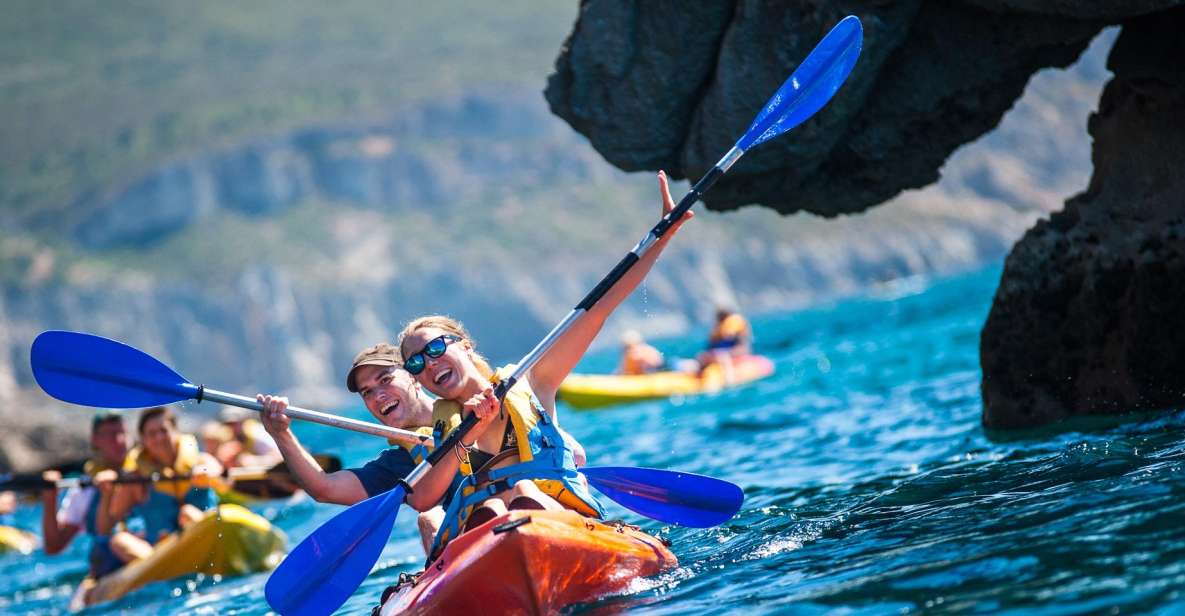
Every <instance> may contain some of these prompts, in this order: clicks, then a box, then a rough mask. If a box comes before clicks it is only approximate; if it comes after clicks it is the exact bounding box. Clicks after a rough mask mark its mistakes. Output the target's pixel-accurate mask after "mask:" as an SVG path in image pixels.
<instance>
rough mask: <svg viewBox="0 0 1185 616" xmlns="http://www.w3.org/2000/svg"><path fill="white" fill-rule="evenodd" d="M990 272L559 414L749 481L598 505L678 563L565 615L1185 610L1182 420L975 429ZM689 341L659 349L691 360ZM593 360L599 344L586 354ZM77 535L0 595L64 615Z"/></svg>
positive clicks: (866, 305) (238, 594)
mask: <svg viewBox="0 0 1185 616" xmlns="http://www.w3.org/2000/svg"><path fill="white" fill-rule="evenodd" d="M998 275H999V271H998V269H991V270H988V271H984V272H979V273H975V274H971V275H967V276H963V277H960V278H957V279H951V280H945V281H939V282H935V283H929V282H925V281H917V280H915V281H907V282H904V283H896V284H894V285H892V286H889V287H886V288H884V289H881V290H880V291H879V292H878V293H876V294H874V295H871V296H868V297H865V298H861V299H855V300H847V301H844V302H841V303H837V304H834V305H831V306H827V307H822V308H817V309H814V310H810V311H806V312H800V313H795V314H785V315H771V316H765V317H759V318H756V319H755V320H754V322H755V329H756V331H757V333H758V340H757V344H756V347H757V350H758V351H759V352H761V353H763V354H765V355H768V356H769V357H771V358H772V359H773V360H774V361H775V362H776V364H777V370H778V372H777V374H776V375H775V376H774V377H773V378H770V379H767V380H765V381H762V382H759V383H757V384H755V385H752V386H749V387H745V388H742V389H738V390H734V391H730V392H726V393H723V394H720V395H715V396H709V397H700V398H691V399H686V400H672V401H661V402H653V403H644V404H637V405H632V406H625V407H618V408H615V409H611V410H603V411H598V412H592V413H578V412H574V411H571V410H570V409H562V410H561V413H563V415H562V421H563V423H564V425H565V427H567V429H568V430H570V431H571V432H572V433H573V434H575V435H577V436H578V437H579V438H580V439H581V440H582V441H583V442H584V444H585V446H586V447H587V449H588V452H589V457H590V460H592V462H593V463H595V464H598V465H617V464H629V465H638V466H655V467H661V468H671V469H681V470H687V471H693V472H699V473H704V474H708V475H713V476H716V477H721V478H725V479H728V480H730V481H733V482H736V483H738V484H740V485H741V486H743V487H744V489H745V493H746V495H747V500H746V502H745V506H744V509H743V510H742V512H741V514H740V515H739V516H737V517H736V518H735V519H734V520H733V522H732V523H731V524H729V525H727V526H724V527H720V528H716V529H712V530H706V531H705V530H689V529H680V528H667V527H663V526H661V525H659V524H655V523H651V522H647V521H645V520H641V519H638V518H637V516H634V515H633V514H629V513H628V512H625V511H624V510H621V509H618V508H615V507H614V508H612V511H611V513H612V515H615V516H621V517H625V518H627V519H630V520H632V521H636V522H638V523H640V524H641V525H642V526H643V527H645V528H647V529H648V530H650V531H652V532H657V533H659V534H661V535H663V536H664V537H666V538H668V539H670V540H671V541H672V544H673V549H674V551H675V553H676V554H677V555H678V556H679V559H680V561H681V565H680V566H679V567H678V568H677V569H675V570H673V571H671V572H668V573H666V574H663V575H661V576H659V577H657V578H653V579H646V580H638V581H637V582H636V583H635V585H634V586H633V587H632V589H631V592H629V593H627V594H624V595H622V596H618V597H611V598H607V599H604V600H602V601H599V602H597V603H596V604H593V605H589V606H580V607H579V608H576V611H589V612H592V613H611V612H616V611H620V610H629V611H631V612H636V613H644V614H681V613H696V614H699V613H713V614H716V613H736V614H742V613H743V614H752V613H806V614H814V613H829V612H841V613H860V614H879V613H909V612H927V613H944V612H991V613H1000V612H1040V613H1042V614H1044V613H1086V612H1090V613H1094V612H1106V611H1112V610H1117V611H1121V612H1123V613H1131V612H1159V613H1172V612H1177V611H1179V610H1185V599H1183V598H1182V595H1181V591H1182V588H1185V499H1183V498H1182V495H1185V478H1183V476H1182V474H1181V470H1182V467H1183V465H1185V445H1182V443H1181V441H1182V437H1183V436H1185V414H1182V413H1171V414H1163V415H1159V416H1155V417H1151V418H1142V419H1141V418H1136V419H1133V420H1131V421H1128V422H1126V423H1123V424H1116V425H1112V426H1111V427H1097V426H1096V427H1094V428H1091V429H1089V430H1087V429H1086V428H1084V427H1081V426H1079V427H1077V428H1074V427H1071V429H1072V430H1074V429H1076V430H1078V431H1066V429H1063V430H1062V431H1061V432H1045V433H1041V434H1027V435H1022V436H1021V437H1019V438H1018V437H1016V436H1013V437H1010V440H1004V441H1002V440H995V441H993V440H990V439H989V437H988V435H986V434H985V433H984V431H983V429H982V428H981V427H980V422H979V419H980V410H981V405H980V399H979V378H980V373H979V368H978V361H977V353H978V351H977V348H978V340H979V330H980V327H981V325H982V323H983V320H984V318H985V316H986V314H987V310H988V306H989V305H990V301H991V296H992V292H993V290H994V288H995V283H996V281H997V279H998ZM700 334H701V336H702V332H701V333H700ZM696 340H697V338H694V337H693V338H687V339H684V340H672V341H665V343H664V344H661V345H660V346H662V347H663V349H664V350H665V351H667V352H668V353H669V354H672V355H684V356H687V355H691V354H692V353H693V352H694V350H695V346H696ZM524 348H525V346H524ZM612 362H613V358H612V357H611V356H609V355H608V354H600V355H596V356H592V357H590V358H588V359H587V360H586V362H585V364H584V365H583V366H582V369H585V370H597V369H607V368H609V367H611V365H612ZM355 414H356V415H358V416H361V414H360V413H357V412H356V413H355ZM301 434H302V438H303V439H304V440H305V441H306V442H307V443H309V444H310V445H311V447H312V448H313V449H317V450H324V451H333V450H334V449H335V448H338V447H342V446H344V447H347V449H345V450H344V451H342V450H340V449H339V450H338V451H339V452H340V453H341V454H342V455H343V456H344V457H345V458H346V460H347V462H360V461H362V460H364V459H366V458H368V457H370V456H371V455H373V454H374V453H375V452H376V451H377V449H378V447H379V446H378V445H377V444H376V443H375V441H374V440H373V439H372V438H371V437H367V436H356V435H352V434H346V433H341V432H331V431H329V430H327V429H324V428H317V427H313V428H307V427H302V428H301ZM991 436H993V437H995V438H997V439H999V435H991ZM339 510H340V509H339V508H336V507H333V506H328V505H317V504H314V503H311V502H309V501H307V500H305V501H303V502H296V503H274V504H271V505H267V506H264V507H260V508H258V511H260V512H261V513H262V514H263V515H265V516H267V517H268V518H270V519H272V520H273V521H274V522H275V523H277V524H278V525H279V526H280V527H282V528H283V529H284V530H285V531H287V532H288V533H289V535H290V536H291V537H293V538H295V539H299V538H302V537H304V536H306V535H307V534H308V533H310V532H311V531H312V530H313V529H315V528H316V527H317V526H318V525H319V524H320V523H322V522H323V521H325V520H326V519H327V518H328V517H329V516H331V515H332V514H333V513H334V512H336V511H339ZM38 515H39V511H38V510H37V509H36V508H32V507H29V508H26V509H24V510H22V511H21V512H20V514H19V516H18V517H19V519H20V520H21V521H22V522H23V523H25V524H26V525H29V526H30V527H33V526H35V524H36V520H37V519H38V517H37V516H38ZM413 520H414V516H412V515H411V514H410V513H407V512H405V513H403V514H402V515H401V516H400V519H399V520H398V521H397V523H396V527H397V528H396V531H395V534H394V536H393V538H392V540H391V542H390V544H389V545H388V546H387V549H386V551H385V552H384V554H383V558H382V560H381V562H380V565H379V566H378V567H377V568H376V570H375V571H374V572H373V573H372V574H371V576H370V578H369V579H368V580H367V582H366V583H365V584H364V585H363V586H362V588H361V589H360V590H359V591H358V592H357V593H356V594H355V595H354V597H353V598H352V599H351V600H350V602H349V603H347V604H346V606H345V608H344V609H345V611H347V612H352V613H356V612H369V610H370V608H371V606H373V605H374V604H375V603H376V602H377V598H378V596H379V594H380V593H381V591H382V589H383V588H384V587H385V586H387V585H388V584H390V583H392V582H393V581H394V580H395V578H396V577H397V576H398V573H399V572H400V571H405V570H412V569H414V568H415V566H416V565H417V564H418V563H419V561H420V559H421V555H420V551H419V547H418V543H417V541H416V538H415V530H414V524H413ZM83 553H84V552H83V547H82V545H81V542H78V544H77V545H75V546H74V547H72V548H71V549H70V550H69V552H68V553H67V554H66V555H63V556H57V557H53V558H50V557H46V556H44V555H41V554H38V555H34V556H31V557H21V556H2V557H0V612H3V613H27V612H37V613H54V612H58V611H63V610H64V606H65V604H66V602H67V600H68V597H69V594H70V592H71V590H72V588H73V586H74V585H75V584H76V583H77V582H78V581H79V580H80V579H81V578H82V576H83V574H84V572H85V565H84V564H83ZM265 579H266V576H265V575H262V574H261V575H255V576H250V577H245V578H238V579H228V580H221V581H218V582H215V581H214V580H211V579H204V580H186V581H180V582H178V581H174V582H163V583H158V584H154V585H152V586H149V587H146V588H144V589H142V590H140V591H138V592H136V593H134V594H132V595H130V596H128V597H127V598H125V599H123V600H122V601H120V602H118V604H117V605H115V606H112V607H109V608H105V609H100V610H96V611H97V612H113V611H116V610H118V611H128V612H134V613H141V614H182V613H186V614H188V613H211V614H213V613H217V614H236V613H240V614H261V613H265V612H266V611H267V607H266V604H265V603H264V601H263V583H264V581H265Z"/></svg>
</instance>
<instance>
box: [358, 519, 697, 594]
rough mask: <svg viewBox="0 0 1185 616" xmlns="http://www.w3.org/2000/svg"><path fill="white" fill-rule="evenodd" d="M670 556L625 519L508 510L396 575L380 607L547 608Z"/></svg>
mask: <svg viewBox="0 0 1185 616" xmlns="http://www.w3.org/2000/svg"><path fill="white" fill-rule="evenodd" d="M677 564H678V561H677V560H676V558H675V555H674V554H672V553H671V551H670V550H668V549H667V547H666V545H664V544H663V542H662V541H660V540H659V539H656V538H655V537H652V536H651V535H648V534H646V533H644V532H642V531H640V530H638V529H637V528H635V527H632V526H628V525H620V524H605V523H602V522H600V521H598V520H593V519H590V518H586V517H584V516H582V515H580V514H578V513H576V512H573V511H511V512H509V513H507V514H505V515H502V516H499V517H497V518H494V519H493V520H490V521H489V522H487V523H485V524H483V525H481V526H479V527H477V528H475V529H473V530H472V531H469V532H467V533H465V534H463V535H461V536H460V537H458V538H457V539H455V540H454V541H452V542H451V543H449V544H448V546H447V547H446V548H445V550H444V554H442V555H441V556H440V558H438V559H436V561H435V562H433V563H432V564H431V565H430V566H429V567H428V569H427V570H426V571H424V572H423V573H422V574H421V575H419V576H418V577H416V578H412V577H411V576H404V577H403V579H401V580H400V583H399V584H398V585H397V586H395V587H393V590H392V591H390V593H389V596H386V597H384V601H383V604H382V607H381V614H382V615H383V616H387V615H390V614H404V613H406V614H458V613H469V614H552V613H555V612H558V611H559V610H560V609H561V608H563V607H565V606H568V605H572V604H575V603H583V602H586V601H592V600H594V599H596V598H598V597H602V596H605V595H609V594H613V593H615V592H620V591H622V590H623V589H625V588H626V587H627V586H628V585H629V583H630V582H631V581H632V580H633V579H635V578H638V577H644V576H650V575H655V574H657V573H660V572H662V571H665V570H667V569H670V568H672V567H674V566H675V565H677Z"/></svg>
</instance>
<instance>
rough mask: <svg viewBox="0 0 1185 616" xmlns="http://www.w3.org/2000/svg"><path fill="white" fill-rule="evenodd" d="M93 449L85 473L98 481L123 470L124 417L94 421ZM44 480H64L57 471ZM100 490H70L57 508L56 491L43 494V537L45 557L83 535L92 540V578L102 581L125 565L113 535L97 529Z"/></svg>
mask: <svg viewBox="0 0 1185 616" xmlns="http://www.w3.org/2000/svg"><path fill="white" fill-rule="evenodd" d="M90 440H91V449H92V451H93V452H94V454H93V455H92V456H91V459H90V460H87V462H86V465H85V466H84V472H85V473H86V474H87V475H88V476H90V477H92V478H93V477H95V475H97V474H98V473H99V472H101V471H112V472H114V471H115V470H116V469H119V468H122V467H123V462H124V459H125V458H126V457H127V455H128V434H127V429H126V428H125V427H124V425H123V417H121V416H119V415H118V414H115V413H99V414H96V415H95V416H94V419H92V420H91V439H90ZM42 478H43V479H45V480H46V481H49V482H57V481H58V480H60V479H61V478H62V474H61V473H60V472H58V471H45V472H44V473H42ZM101 500H102V499H101V497H100V495H99V490H98V489H96V488H94V487H77V488H68V489H67V490H66V495H65V496H64V497H63V499H62V506H61V508H59V507H58V489H57V488H56V487H53V488H49V489H47V490H43V491H42V492H41V535H42V542H43V544H44V547H45V553H46V554H58V553H60V552H61V551H62V550H64V549H66V546H68V545H70V542H71V541H73V540H74V537H76V536H77V535H78V533H79V531H83V532H85V533H86V534H88V535H90V537H91V547H90V552H89V556H88V560H89V561H90V574H91V575H92V576H93V577H100V576H103V575H106V574H108V573H111V572H112V571H115V570H116V569H118V568H120V567H122V566H123V563H124V561H123V560H121V559H120V558H119V557H118V556H116V555H115V552H113V551H112V549H111V537H110V533H101V532H99V531H98V528H97V525H96V523H97V521H98V513H99V506H100V502H101Z"/></svg>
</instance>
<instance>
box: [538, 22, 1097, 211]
mask: <svg viewBox="0 0 1185 616" xmlns="http://www.w3.org/2000/svg"><path fill="white" fill-rule="evenodd" d="M847 14H855V15H858V16H859V17H860V18H861V21H862V22H863V23H864V28H865V43H864V51H863V53H862V56H861V59H860V62H859V63H858V64H857V66H856V70H855V71H854V72H853V74H852V76H851V78H849V80H848V82H847V83H846V84H845V85H844V87H843V89H842V90H841V91H840V92H839V94H838V95H837V96H836V98H835V99H834V100H833V101H832V102H831V103H830V104H829V105H828V107H827V108H826V109H825V110H824V111H823V112H821V113H819V114H817V115H816V116H815V117H814V118H812V119H811V120H809V121H808V122H806V123H805V124H804V125H803V126H801V127H799V128H797V129H796V130H795V133H794V134H793V135H792V136H790V137H788V138H783V139H780V140H776V141H773V142H770V143H768V144H766V145H763V146H762V147H761V148H759V149H756V150H754V151H753V152H751V153H749V154H748V155H746V156H745V158H744V159H743V160H742V161H741V162H740V163H739V164H738V165H737V166H736V167H735V168H734V169H733V170H732V171H731V172H730V173H729V174H728V175H727V176H725V177H724V178H723V179H722V180H721V181H720V182H719V183H718V184H717V186H716V187H715V188H714V189H713V190H712V192H711V193H710V194H709V195H707V196H706V198H705V202H706V203H707V205H708V207H710V208H713V209H722V210H723V209H732V208H736V207H739V206H741V205H745V204H750V203H760V204H762V205H765V206H768V207H772V208H775V209H777V210H778V211H780V212H782V213H790V212H795V211H799V210H805V211H809V212H813V213H816V214H821V215H824V216H834V215H836V214H841V213H850V212H858V211H861V210H863V209H866V208H868V207H871V206H873V205H876V204H879V203H882V202H884V201H886V200H887V199H889V198H890V197H892V196H894V195H896V194H898V193H899V192H901V191H902V190H905V189H908V188H918V187H922V186H925V185H927V184H930V183H932V182H934V181H935V180H937V179H938V168H939V167H940V166H941V165H942V163H943V162H944V161H945V160H946V159H947V157H948V156H949V155H950V154H951V152H952V151H954V149H955V148H957V147H958V146H960V145H962V144H964V143H967V142H969V141H972V140H974V139H976V138H977V137H979V136H981V135H983V134H984V133H986V132H987V131H988V130H990V129H992V128H993V127H995V126H996V125H997V124H998V123H999V121H1000V118H1001V116H1002V115H1003V114H1004V112H1005V111H1007V110H1008V109H1009V108H1010V107H1011V106H1012V104H1013V102H1014V101H1015V100H1016V99H1017V97H1019V96H1020V94H1021V92H1022V91H1023V90H1024V87H1025V84H1026V83H1027V82H1028V80H1029V77H1030V76H1031V75H1032V74H1033V73H1034V72H1035V71H1036V70H1038V69H1041V68H1044V67H1050V66H1056V67H1064V66H1067V65H1068V64H1070V63H1071V62H1073V60H1074V59H1075V58H1076V57H1078V55H1079V53H1081V51H1082V50H1083V49H1084V48H1085V47H1086V45H1087V43H1088V42H1089V41H1090V39H1091V38H1092V37H1093V36H1094V35H1095V34H1097V33H1098V31H1099V30H1100V29H1101V28H1102V26H1103V22H1102V21H1098V20H1077V19H1067V18H1065V17H1052V16H1045V15H1032V14H1018V13H1012V12H994V11H989V10H987V9H985V8H981V7H978V6H971V5H967V4H962V3H954V2H922V1H921V0H914V1H910V2H893V3H884V2H873V1H868V0H864V1H859V0H847V1H845V2H825V3H824V2H792V3H752V2H711V3H693V4H691V5H687V4H686V3H679V4H678V8H677V9H676V8H674V6H673V5H668V3H663V2H645V3H634V2H625V1H622V0H586V1H585V2H583V3H582V10H581V16H580V19H579V21H578V22H577V23H576V26H575V27H574V29H573V32H572V34H571V36H570V37H569V39H568V41H567V42H566V44H565V46H564V49H563V50H562V52H561V54H560V57H559V59H558V60H557V62H556V72H555V74H554V75H553V76H552V77H551V79H550V80H549V82H548V87H547V91H546V96H547V99H548V101H549V103H550V104H551V108H552V111H553V112H554V113H556V114H557V115H558V116H560V117H561V118H563V119H565V120H566V121H567V122H568V123H569V124H571V125H572V127H573V128H575V129H576V130H577V131H579V132H581V133H584V134H585V135H586V136H588V138H589V140H590V141H591V142H592V144H593V147H595V148H597V150H598V151H599V152H601V154H603V155H604V156H605V158H606V159H607V160H608V161H609V162H611V163H613V164H614V165H617V166H619V167H621V168H623V169H630V170H632V169H657V168H665V169H667V170H668V171H670V172H671V173H672V174H674V175H676V176H679V177H692V178H695V177H698V176H700V175H702V174H703V173H704V172H706V171H707V170H708V169H709V168H711V166H712V165H713V164H714V163H715V162H716V160H717V159H718V158H719V157H720V155H721V154H723V153H724V152H725V151H726V150H727V149H728V148H729V147H730V146H731V145H732V143H733V142H734V141H735V140H736V139H737V138H738V137H739V136H740V135H741V134H742V133H743V132H744V129H745V128H746V127H747V126H748V124H749V122H750V121H751V120H752V118H753V116H754V115H755V113H756V111H757V110H758V109H759V108H760V106H761V105H762V104H763V103H764V102H765V100H766V99H767V98H768V97H769V95H770V94H771V93H772V92H773V91H774V90H776V89H777V87H778V86H779V85H780V84H781V82H782V81H784V80H785V79H786V77H787V75H788V74H789V73H790V72H791V71H792V70H793V68H794V67H795V66H796V64H797V62H799V61H800V60H801V59H802V58H803V57H805V56H806V55H807V54H808V53H809V52H810V50H811V49H812V48H813V47H814V45H815V44H816V43H817V42H818V41H819V39H820V38H821V37H822V36H823V34H825V33H826V32H827V30H828V29H829V28H830V27H831V26H833V25H835V23H836V22H838V21H839V19H840V18H842V17H843V16H844V15H847ZM1003 33H1006V34H1003Z"/></svg>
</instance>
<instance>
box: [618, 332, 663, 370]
mask: <svg viewBox="0 0 1185 616" xmlns="http://www.w3.org/2000/svg"><path fill="white" fill-rule="evenodd" d="M665 363H666V362H665V360H664V359H663V356H662V353H660V352H659V351H658V349H656V348H654V347H652V346H650V345H649V344H646V341H645V340H643V339H642V334H640V333H638V332H637V331H636V330H632V329H631V330H629V331H627V332H625V333H624V334H622V335H621V364H620V365H619V366H618V367H617V373H618V374H627V375H629V374H649V373H651V372H657V371H659V370H662V369H663V366H664V365H665Z"/></svg>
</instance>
